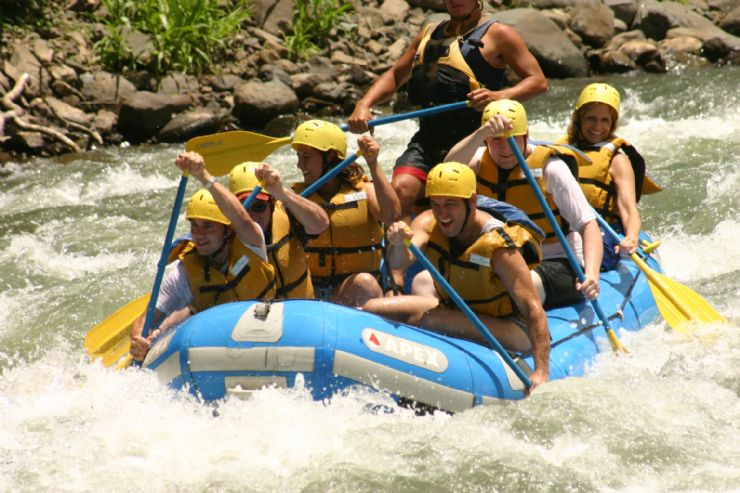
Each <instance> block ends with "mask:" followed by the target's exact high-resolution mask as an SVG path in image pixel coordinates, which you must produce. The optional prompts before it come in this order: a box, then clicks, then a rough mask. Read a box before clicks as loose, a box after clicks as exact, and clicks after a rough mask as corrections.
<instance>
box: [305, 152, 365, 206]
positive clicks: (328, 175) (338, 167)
mask: <svg viewBox="0 0 740 493" xmlns="http://www.w3.org/2000/svg"><path fill="white" fill-rule="evenodd" d="M360 156H362V151H357V152H355V153H354V154H350V155H349V156H347V157H346V158H344V161H342V162H340V163H339V164H337V165H336V166H334V167H333V168H332V169H330V170H329V171H328V172H326V173H324V174H323V175H321V177H320V178H319V179H318V180H316V181H315V182H313V183H311V184H310V185H309V186H308V187H306V189H305V190H303V191H302V192H301V197H310V196H311V195H312V194H313V193H314V192H315V191H316V190H318V189H319V188H321V187H323V186H324V185H325V184H326V182H328V181H329V180H331V179H332V178H334V177H335V176H337V175H338V174H339V173H341V172H342V170H343V169H344V168H346V167H347V166H349V165H350V164H352V163H353V162H354V161H355V160H356V159H357V158H358V157H360Z"/></svg>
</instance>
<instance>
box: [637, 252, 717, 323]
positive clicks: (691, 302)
mask: <svg viewBox="0 0 740 493" xmlns="http://www.w3.org/2000/svg"><path fill="white" fill-rule="evenodd" d="M631 257H632V260H633V261H634V262H635V263H636V264H637V266H638V267H639V268H640V270H641V271H643V272H644V273H645V275H646V276H647V278H648V284H649V286H650V291H651V292H652V293H653V297H654V298H655V302H656V303H657V305H658V310H659V311H660V314H661V315H662V316H663V318H664V319H665V321H666V323H667V324H668V325H669V326H670V327H671V328H672V329H673V330H675V331H676V332H679V333H682V334H688V333H689V332H690V322H703V323H717V322H720V323H726V322H727V320H726V319H725V318H724V317H723V316H722V315H720V314H719V313H717V311H716V310H715V309H714V308H713V307H712V306H711V305H710V304H709V302H707V301H706V300H705V299H704V298H702V297H701V296H699V294H698V293H697V292H696V291H694V290H692V289H691V288H689V287H688V286H684V285H683V284H680V283H678V282H676V281H674V280H673V279H671V278H669V277H667V276H664V275H663V274H660V273H659V272H656V271H654V270H653V269H651V268H650V266H649V265H647V264H646V263H645V261H644V260H642V259H641V258H640V257H638V256H637V255H636V254H634V253H633V254H632V256H631Z"/></svg>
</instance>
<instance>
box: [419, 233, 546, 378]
mask: <svg viewBox="0 0 740 493" xmlns="http://www.w3.org/2000/svg"><path fill="white" fill-rule="evenodd" d="M406 244H407V246H408V247H409V250H411V253H413V254H414V257H416V259H417V260H418V261H419V262H420V263H421V265H422V266H424V268H425V269H426V270H427V271H429V273H430V274H431V275H432V277H433V278H434V280H435V281H437V282H438V283H439V284H440V285H441V286H442V288H444V290H445V292H446V293H447V295H448V296H449V297H450V298H452V301H454V302H455V304H456V305H457V307H458V308H459V309H460V310H461V311H462V312H463V313H464V314H465V316H466V317H468V320H470V321H471V322H472V323H473V326H475V328H476V329H477V330H478V332H480V335H481V336H483V338H484V339H485V340H486V341H487V342H488V344H490V345H491V346H493V349H494V350H495V351H496V352H497V353H498V354H499V355H500V356H501V357H502V358H503V360H504V362H506V364H507V365H508V366H509V368H511V369H512V371H513V372H514V373H515V374H516V376H517V377H519V379H520V380H521V381H522V383H523V384H524V386H525V387H526V388H530V387H532V382H531V381H530V380H529V377H527V375H525V373H524V371H523V370H522V369H521V368H520V367H519V366H518V365H517V364H516V363H515V362H514V360H513V359H511V356H509V353H507V352H506V350H505V349H504V348H503V346H501V343H499V342H498V340H497V339H496V338H495V337H493V334H491V331H489V330H488V327H486V326H485V324H483V322H481V320H480V318H478V315H476V314H475V312H474V311H473V310H471V309H470V307H469V306H468V305H467V304H466V303H465V301H464V300H463V299H462V298H460V295H459V294H457V292H456V291H455V290H454V289H453V287H452V286H450V283H448V282H447V279H445V278H444V276H443V275H442V274H440V273H439V271H438V270H437V269H436V268H435V267H434V265H432V263H431V262H430V261H429V259H428V258H427V257H426V255H424V253H423V252H422V251H421V250H419V247H417V246H416V245H414V244H413V243H411V241H408V242H407V243H406Z"/></svg>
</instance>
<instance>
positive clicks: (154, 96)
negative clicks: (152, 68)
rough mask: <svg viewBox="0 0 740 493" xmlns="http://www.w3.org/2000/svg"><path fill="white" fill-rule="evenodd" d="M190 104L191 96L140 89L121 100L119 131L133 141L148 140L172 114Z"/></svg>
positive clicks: (161, 127) (162, 126)
mask: <svg viewBox="0 0 740 493" xmlns="http://www.w3.org/2000/svg"><path fill="white" fill-rule="evenodd" d="M190 104H191V99H190V97H189V96H184V95H175V96H170V95H167V94H159V93H155V92H149V91H139V92H137V93H135V94H134V95H133V96H131V97H127V98H124V99H123V101H122V102H121V109H120V111H119V113H118V131H119V132H120V133H121V135H123V136H124V137H125V138H127V139H129V140H130V141H132V142H142V141H145V140H148V139H150V138H151V137H153V136H155V135H156V134H157V133H159V132H160V131H161V130H162V129H163V128H164V126H165V125H166V124H167V123H168V122H169V121H170V120H171V119H172V115H174V114H175V113H179V112H181V111H183V110H185V109H187V108H188V107H189V106H190Z"/></svg>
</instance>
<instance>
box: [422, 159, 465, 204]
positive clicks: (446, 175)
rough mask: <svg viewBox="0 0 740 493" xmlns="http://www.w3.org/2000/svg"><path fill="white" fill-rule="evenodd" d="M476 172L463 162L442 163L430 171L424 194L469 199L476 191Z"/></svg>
mask: <svg viewBox="0 0 740 493" xmlns="http://www.w3.org/2000/svg"><path fill="white" fill-rule="evenodd" d="M475 189H476V185H475V173H474V172H473V170H472V169H470V166H466V165H464V164H461V163H455V162H448V163H441V164H438V165H437V166H435V167H434V168H432V169H431V171H429V174H428V175H427V185H426V191H425V192H424V195H425V196H426V197H437V196H439V195H442V196H445V197H459V198H461V199H469V198H470V196H471V195H473V194H474V193H475Z"/></svg>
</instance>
